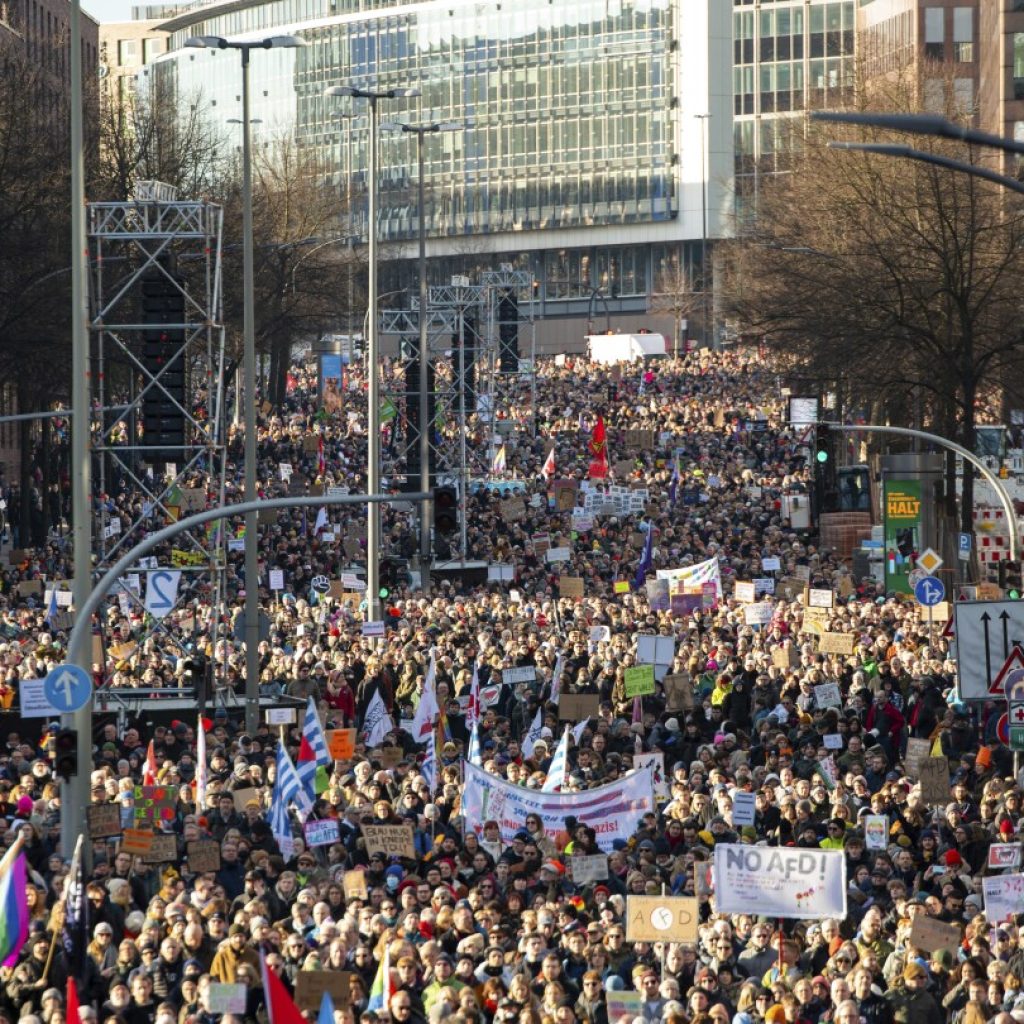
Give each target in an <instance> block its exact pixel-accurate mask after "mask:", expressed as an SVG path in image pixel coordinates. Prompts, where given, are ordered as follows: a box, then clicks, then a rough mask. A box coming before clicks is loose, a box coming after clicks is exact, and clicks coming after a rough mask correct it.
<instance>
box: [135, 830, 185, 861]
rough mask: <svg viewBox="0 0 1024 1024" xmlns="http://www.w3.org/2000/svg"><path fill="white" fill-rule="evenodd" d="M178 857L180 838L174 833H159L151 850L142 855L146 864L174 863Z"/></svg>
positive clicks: (154, 837) (151, 845)
mask: <svg viewBox="0 0 1024 1024" xmlns="http://www.w3.org/2000/svg"><path fill="white" fill-rule="evenodd" d="M177 859H178V839H177V837H176V836H173V835H166V834H164V833H157V834H156V835H154V836H153V842H152V843H151V844H150V847H149V851H148V852H147V853H144V854H143V855H142V860H143V861H144V863H146V864H173V863H174V862H175V861H176V860H177Z"/></svg>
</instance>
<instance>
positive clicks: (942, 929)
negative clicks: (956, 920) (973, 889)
mask: <svg viewBox="0 0 1024 1024" xmlns="http://www.w3.org/2000/svg"><path fill="white" fill-rule="evenodd" d="M961 939H962V936H961V934H960V926H959V925H956V924H947V923H946V922H945V921H940V920H938V919H937V918H934V917H929V916H928V915H927V914H915V915H914V920H913V923H912V924H911V926H910V945H911V946H914V947H916V948H917V949H923V950H924V951H925V952H926V953H934V952H935V950H937V949H959V948H960V942H961Z"/></svg>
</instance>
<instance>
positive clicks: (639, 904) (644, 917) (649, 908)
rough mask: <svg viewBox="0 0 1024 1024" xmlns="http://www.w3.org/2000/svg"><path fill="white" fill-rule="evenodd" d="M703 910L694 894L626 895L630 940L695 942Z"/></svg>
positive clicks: (627, 924)
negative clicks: (700, 908)
mask: <svg viewBox="0 0 1024 1024" xmlns="http://www.w3.org/2000/svg"><path fill="white" fill-rule="evenodd" d="M699 918H700V910H699V908H698V904H697V900H696V899H695V898H693V897H692V896H627V897H626V941H627V942H696V941H697V921H698V920H699Z"/></svg>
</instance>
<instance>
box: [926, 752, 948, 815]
mask: <svg viewBox="0 0 1024 1024" xmlns="http://www.w3.org/2000/svg"><path fill="white" fill-rule="evenodd" d="M919 774H920V776H921V799H922V800H923V801H924V802H925V803H926V804H930V805H935V804H945V803H948V802H949V760H948V759H947V758H945V757H926V758H924V759H923V760H922V761H921V766H920V768H919Z"/></svg>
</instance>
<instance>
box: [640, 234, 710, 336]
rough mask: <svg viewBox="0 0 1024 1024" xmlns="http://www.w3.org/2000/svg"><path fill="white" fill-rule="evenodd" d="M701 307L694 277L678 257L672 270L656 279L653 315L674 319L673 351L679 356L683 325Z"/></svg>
mask: <svg viewBox="0 0 1024 1024" xmlns="http://www.w3.org/2000/svg"><path fill="white" fill-rule="evenodd" d="M700 307H701V292H700V289H699V288H695V287H694V279H693V275H692V274H691V273H690V272H689V270H687V268H686V267H685V266H683V264H682V262H681V261H680V259H679V257H678V254H675V255H674V256H673V258H672V260H671V261H670V262H669V264H668V266H666V267H665V269H664V270H662V271H661V272H660V273H658V275H657V276H656V277H655V279H654V290H653V292H652V294H651V312H652V313H661V314H662V315H666V316H671V317H672V322H673V333H672V351H673V354H678V346H679V341H680V338H681V337H682V332H683V323H684V322H685V321H688V320H689V319H690V318H691V317H692V316H693V314H694V313H695V312H696V311H697V310H698V309H700Z"/></svg>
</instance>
